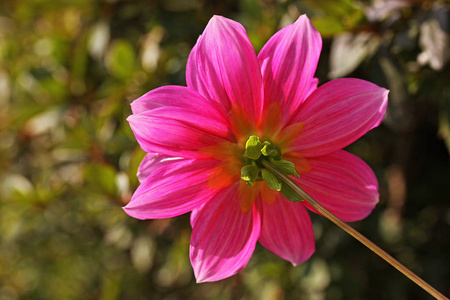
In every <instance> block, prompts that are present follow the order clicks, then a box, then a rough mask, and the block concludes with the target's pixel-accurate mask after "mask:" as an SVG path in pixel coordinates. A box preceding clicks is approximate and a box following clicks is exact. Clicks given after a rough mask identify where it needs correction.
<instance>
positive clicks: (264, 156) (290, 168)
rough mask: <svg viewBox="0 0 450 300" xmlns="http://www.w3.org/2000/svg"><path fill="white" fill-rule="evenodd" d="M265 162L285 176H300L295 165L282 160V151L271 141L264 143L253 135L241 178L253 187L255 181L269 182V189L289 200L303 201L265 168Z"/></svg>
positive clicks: (244, 157)
mask: <svg viewBox="0 0 450 300" xmlns="http://www.w3.org/2000/svg"><path fill="white" fill-rule="evenodd" d="M264 161H267V162H269V163H270V164H272V165H274V166H275V167H276V168H277V169H278V170H280V171H281V172H282V173H283V174H285V175H295V176H297V177H299V176H300V174H299V173H298V172H297V171H296V170H295V165H294V164H293V163H292V162H290V161H287V160H282V159H281V152H280V149H279V148H278V147H277V146H276V145H274V144H272V143H271V142H269V141H264V142H262V141H261V140H260V139H259V137H257V136H255V135H252V136H250V137H249V138H248V140H247V142H246V143H245V152H244V155H243V162H244V164H245V165H244V167H242V169H241V178H242V180H244V181H245V182H246V183H247V184H248V185H250V186H253V184H254V183H255V181H265V182H267V187H269V188H271V189H273V190H276V191H279V192H281V193H282V194H283V196H285V197H286V198H287V199H288V200H291V201H301V200H303V199H301V198H300V197H299V196H298V195H297V193H295V192H294V191H293V190H292V189H291V188H290V187H289V186H288V185H286V184H284V183H283V182H282V181H281V180H280V179H279V178H278V177H277V176H275V174H273V173H272V172H270V171H269V170H268V169H266V168H265V167H264V163H263V162H264Z"/></svg>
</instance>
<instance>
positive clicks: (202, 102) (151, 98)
mask: <svg viewBox="0 0 450 300" xmlns="http://www.w3.org/2000/svg"><path fill="white" fill-rule="evenodd" d="M159 107H182V108H185V109H187V110H189V111H197V112H198V111H199V107H201V111H200V113H202V114H203V115H212V116H214V117H215V118H219V119H220V117H221V113H220V111H219V110H217V108H216V107H215V106H214V105H212V104H211V103H210V102H209V101H208V100H206V99H205V98H204V97H203V96H202V95H200V94H199V93H198V92H197V91H195V90H193V89H190V88H187V87H185V86H176V85H168V86H163V87H159V88H156V89H154V90H151V91H150V92H148V93H146V94H145V95H143V96H141V97H139V98H138V99H136V100H134V101H133V103H131V109H132V111H133V114H140V113H144V112H146V111H149V110H152V109H155V108H159ZM225 120H226V119H223V121H224V123H225Z"/></svg>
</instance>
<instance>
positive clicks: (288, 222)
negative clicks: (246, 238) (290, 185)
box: [257, 196, 315, 265]
mask: <svg viewBox="0 0 450 300" xmlns="http://www.w3.org/2000/svg"><path fill="white" fill-rule="evenodd" d="M257 203H258V205H259V209H260V211H261V235H260V237H259V242H260V243H261V244H262V245H263V246H264V247H265V248H267V249H269V250H270V251H272V252H273V253H275V254H276V255H278V256H280V257H281V258H284V259H286V260H288V261H290V262H291V263H292V264H294V265H298V264H300V263H302V262H304V261H305V260H307V259H308V258H309V257H310V256H311V255H312V254H313V253H314V250H315V242H314V231H313V227H312V223H311V219H310V218H309V215H308V212H307V210H306V209H305V207H304V206H303V205H302V204H301V203H294V202H291V201H289V200H286V199H285V198H284V197H282V196H278V197H277V200H276V201H275V202H274V203H272V204H269V203H267V202H265V201H257Z"/></svg>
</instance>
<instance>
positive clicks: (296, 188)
mask: <svg viewBox="0 0 450 300" xmlns="http://www.w3.org/2000/svg"><path fill="white" fill-rule="evenodd" d="M262 164H263V165H264V167H266V168H267V169H268V170H269V171H270V172H272V173H273V174H275V175H276V176H278V177H279V178H280V179H281V180H282V181H284V182H285V183H286V184H287V185H289V186H290V187H291V188H292V189H293V190H294V191H295V192H296V193H298V194H299V195H300V196H301V197H302V198H303V199H304V200H305V201H306V202H308V203H309V204H310V205H311V206H312V207H314V208H315V209H316V210H317V211H318V212H319V213H321V214H322V215H323V216H325V217H327V218H328V219H329V220H330V221H331V222H333V223H334V224H336V225H337V226H339V227H340V228H341V229H343V230H344V231H345V232H347V233H348V234H350V235H351V236H353V237H354V238H355V239H357V240H358V241H360V242H361V243H362V244H363V245H365V246H366V247H367V248H369V249H370V250H372V251H373V252H375V253H376V254H377V255H378V256H380V257H381V258H383V259H384V260H385V261H387V262H388V263H389V264H390V265H392V266H393V267H394V268H396V269H397V270H399V271H400V272H401V273H403V275H405V276H406V277H408V278H409V279H411V280H412V281H413V282H414V283H416V284H417V285H418V286H420V287H421V288H422V289H424V290H425V291H426V292H428V293H429V294H430V295H432V296H433V297H434V298H436V299H439V300H449V299H448V298H447V297H445V296H444V295H442V294H441V293H440V292H438V291H437V290H436V289H435V288H433V287H432V286H431V285H429V284H428V283H426V282H425V281H424V280H422V279H421V278H420V277H419V276H417V275H416V274H414V273H413V272H411V271H410V270H409V269H408V268H406V267H405V266H404V265H402V264H401V263H400V262H398V261H397V260H396V259H395V258H393V257H392V256H390V255H389V254H387V253H386V252H385V251H384V250H383V249H381V248H380V247H378V246H377V245H376V244H374V243H373V242H371V241H370V240H369V239H367V238H366V237H365V236H363V235H362V234H361V233H359V232H358V231H356V230H355V229H354V228H352V227H351V226H350V225H348V224H347V223H345V222H344V221H342V220H341V219H339V218H338V217H336V216H335V215H334V214H333V213H331V212H330V211H329V210H327V209H326V208H325V207H323V206H322V205H321V204H320V203H318V202H317V201H316V200H314V198H312V197H311V196H310V195H309V194H308V193H306V192H305V191H304V190H303V189H302V188H301V187H300V186H298V185H297V184H296V183H295V182H294V181H293V180H292V179H291V178H289V177H288V176H287V175H284V174H283V173H282V172H280V171H279V170H278V169H277V168H276V167H275V166H274V165H272V164H271V163H270V162H268V161H267V160H263V162H262Z"/></svg>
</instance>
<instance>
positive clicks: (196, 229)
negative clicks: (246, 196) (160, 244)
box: [190, 185, 260, 282]
mask: <svg viewBox="0 0 450 300" xmlns="http://www.w3.org/2000/svg"><path fill="white" fill-rule="evenodd" d="M192 218H194V219H192ZM191 223H192V224H193V229H192V237H191V247H190V257H191V263H192V267H193V269H194V274H195V277H196V279H197V282H206V281H216V280H220V279H224V278H227V277H230V276H232V275H234V274H236V273H237V272H239V271H240V270H241V269H243V268H244V267H245V266H246V265H247V263H248V261H249V259H250V257H251V256H252V253H253V251H254V250H255V245H256V241H257V240H258V236H259V232H260V217H259V213H258V211H257V210H256V209H255V208H253V210H251V211H250V212H248V213H246V214H243V213H241V210H240V206H239V199H238V188H237V186H236V185H233V186H231V187H228V188H226V189H223V190H222V191H221V192H219V193H218V194H217V195H215V196H214V198H213V199H211V201H208V202H207V203H206V204H205V205H203V206H202V207H201V208H200V209H195V210H194V211H193V214H192V216H191Z"/></svg>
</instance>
